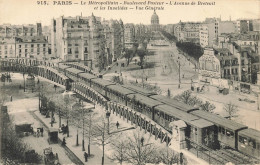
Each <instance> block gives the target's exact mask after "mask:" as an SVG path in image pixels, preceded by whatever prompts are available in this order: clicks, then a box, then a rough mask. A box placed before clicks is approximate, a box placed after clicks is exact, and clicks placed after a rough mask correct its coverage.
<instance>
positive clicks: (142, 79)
mask: <svg viewBox="0 0 260 165" xmlns="http://www.w3.org/2000/svg"><path fill="white" fill-rule="evenodd" d="M142 83H143V88H144V69H143V74H142Z"/></svg>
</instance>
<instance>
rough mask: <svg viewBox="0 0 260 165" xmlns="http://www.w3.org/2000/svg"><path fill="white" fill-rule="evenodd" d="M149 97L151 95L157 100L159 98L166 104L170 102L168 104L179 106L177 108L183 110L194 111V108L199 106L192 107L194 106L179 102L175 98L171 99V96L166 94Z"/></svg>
mask: <svg viewBox="0 0 260 165" xmlns="http://www.w3.org/2000/svg"><path fill="white" fill-rule="evenodd" d="M149 97H151V98H153V99H156V100H158V101H161V102H163V103H165V104H168V105H170V106H172V107H175V108H177V109H180V110H182V111H186V112H191V111H193V110H198V108H194V107H192V106H190V105H187V104H184V103H181V102H178V101H176V100H174V99H169V98H167V97H166V96H162V95H153V96H149Z"/></svg>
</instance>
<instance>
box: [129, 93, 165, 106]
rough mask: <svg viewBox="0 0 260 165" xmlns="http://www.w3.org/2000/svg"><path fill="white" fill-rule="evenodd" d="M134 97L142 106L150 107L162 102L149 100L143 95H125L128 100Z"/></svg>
mask: <svg viewBox="0 0 260 165" xmlns="http://www.w3.org/2000/svg"><path fill="white" fill-rule="evenodd" d="M134 96H135V100H137V101H139V102H141V103H143V104H146V105H149V106H150V107H153V106H156V105H160V104H163V103H162V102H159V101H156V100H154V99H151V98H149V97H147V96H144V95H141V94H139V93H135V94H129V95H127V97H128V98H130V99H133V98H134Z"/></svg>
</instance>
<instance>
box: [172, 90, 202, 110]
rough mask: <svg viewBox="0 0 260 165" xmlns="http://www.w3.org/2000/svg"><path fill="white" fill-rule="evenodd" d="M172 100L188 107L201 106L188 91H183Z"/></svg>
mask: <svg viewBox="0 0 260 165" xmlns="http://www.w3.org/2000/svg"><path fill="white" fill-rule="evenodd" d="M174 99H175V100H177V101H180V102H183V103H185V104H187V105H190V106H195V105H197V106H200V105H201V104H202V101H201V100H200V99H198V98H197V97H196V96H193V95H192V92H191V91H190V90H187V91H184V92H183V93H181V94H179V95H177V96H175V97H174Z"/></svg>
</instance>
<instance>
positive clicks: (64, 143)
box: [61, 137, 66, 146]
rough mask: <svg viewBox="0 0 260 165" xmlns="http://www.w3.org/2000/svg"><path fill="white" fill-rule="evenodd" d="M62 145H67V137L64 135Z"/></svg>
mask: <svg viewBox="0 0 260 165" xmlns="http://www.w3.org/2000/svg"><path fill="white" fill-rule="evenodd" d="M61 145H63V146H65V145H66V139H65V137H63V140H62V143H61Z"/></svg>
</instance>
